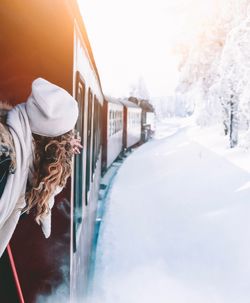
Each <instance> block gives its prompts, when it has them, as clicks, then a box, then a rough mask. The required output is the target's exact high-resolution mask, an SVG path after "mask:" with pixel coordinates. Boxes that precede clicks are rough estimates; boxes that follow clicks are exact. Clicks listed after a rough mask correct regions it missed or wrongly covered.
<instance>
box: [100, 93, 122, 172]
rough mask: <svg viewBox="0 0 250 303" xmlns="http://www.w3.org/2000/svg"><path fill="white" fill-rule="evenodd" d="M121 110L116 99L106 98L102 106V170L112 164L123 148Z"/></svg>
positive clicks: (120, 104)
mask: <svg viewBox="0 0 250 303" xmlns="http://www.w3.org/2000/svg"><path fill="white" fill-rule="evenodd" d="M123 111H124V107H123V104H122V103H121V102H119V100H117V99H112V98H106V99H105V101H104V106H103V152H102V159H103V162H102V164H103V170H104V171H106V170H107V168H108V167H109V166H110V165H111V164H112V162H113V161H114V160H115V159H116V158H117V157H118V156H119V154H120V153H121V151H122V149H123V125H124V123H123Z"/></svg>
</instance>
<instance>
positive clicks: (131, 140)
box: [121, 100, 142, 149]
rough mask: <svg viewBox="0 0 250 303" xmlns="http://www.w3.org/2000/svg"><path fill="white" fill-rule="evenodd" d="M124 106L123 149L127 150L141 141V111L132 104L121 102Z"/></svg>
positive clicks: (125, 101)
mask: <svg viewBox="0 0 250 303" xmlns="http://www.w3.org/2000/svg"><path fill="white" fill-rule="evenodd" d="M121 102H122V104H123V105H124V114H123V121H124V131H123V148H124V149H128V148H130V147H131V146H133V145H135V144H136V143H139V142H140V140H141V119H142V117H141V115H142V109H141V108H140V107H139V106H138V105H136V104H135V103H133V102H130V101H127V100H122V101H121Z"/></svg>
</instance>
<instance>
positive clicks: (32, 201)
mask: <svg viewBox="0 0 250 303" xmlns="http://www.w3.org/2000/svg"><path fill="white" fill-rule="evenodd" d="M73 136H74V133H73V131H70V132H68V133H66V134H64V135H61V136H58V137H53V138H51V137H44V136H40V135H35V134H33V138H34V143H35V159H34V174H33V179H32V184H31V185H30V188H29V189H28V190H27V192H26V203H27V206H26V208H25V210H24V211H27V212H28V213H29V211H30V210H31V209H32V211H34V215H35V220H36V222H37V223H38V224H40V218H41V217H42V216H44V215H46V214H47V213H48V212H49V211H50V209H49V205H48V201H49V199H50V197H51V196H52V194H53V192H54V191H55V190H56V188H57V187H58V186H60V187H64V186H65V185H66V182H67V178H68V177H69V176H70V174H71V166H72V157H73V147H72V145H71V143H70V141H71V139H72V138H73Z"/></svg>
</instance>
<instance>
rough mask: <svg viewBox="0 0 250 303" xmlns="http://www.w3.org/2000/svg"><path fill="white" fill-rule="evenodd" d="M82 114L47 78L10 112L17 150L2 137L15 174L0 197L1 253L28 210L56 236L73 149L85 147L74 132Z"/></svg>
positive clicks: (8, 120) (46, 231) (8, 176)
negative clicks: (56, 213)
mask: <svg viewBox="0 0 250 303" xmlns="http://www.w3.org/2000/svg"><path fill="white" fill-rule="evenodd" d="M77 118H78V105H77V102H76V101H75V99H74V98H73V97H72V96H71V95H70V94H69V93H68V92H66V91H65V90H64V89H62V88H60V87H58V86H56V85H54V84H52V83H50V82H48V81H46V80H44V79H42V78H38V79H36V80H35V81H34V82H33V83H32V92H31V95H30V97H29V98H28V100H27V102H26V103H22V104H18V105H17V106H15V107H14V108H12V109H11V110H10V111H8V113H7V118H6V125H7V128H8V131H9V134H10V135H9V137H10V138H9V141H10V140H12V142H13V146H14V149H12V150H11V148H10V150H9V151H8V150H7V149H8V145H7V148H6V142H4V143H3V142H2V143H3V144H2V146H3V145H4V144H5V146H4V148H5V150H7V152H6V153H5V154H4V153H2V155H3V156H4V157H5V158H6V159H8V160H9V164H10V173H9V174H6V172H5V175H4V178H5V181H6V182H4V183H6V184H5V186H4V190H3V191H2V195H1V198H0V256H1V255H2V253H3V252H4V250H5V248H6V246H7V245H8V243H9V241H10V239H11V236H12V234H13V232H14V230H15V227H16V225H17V223H18V220H19V217H20V215H21V214H22V213H23V212H27V213H30V212H31V213H32V214H34V217H35V220H36V222H37V223H38V224H40V225H41V227H42V230H43V233H44V235H45V237H46V238H47V237H49V236H50V228H51V208H52V206H53V204H54V197H55V195H56V194H58V193H59V192H60V191H61V190H62V188H63V187H64V186H65V184H66V181H67V178H68V176H69V175H70V173H71V161H72V156H73V154H74V153H80V149H81V148H82V146H81V144H80V139H75V138H74V133H73V128H74V126H75V123H76V121H77ZM2 127H3V125H2ZM2 133H3V131H2ZM1 137H3V136H1ZM7 137H8V135H7ZM0 143H1V142H0ZM0 146H1V144H0ZM2 158H3V157H2ZM5 169H6V167H5ZM0 170H1V169H0ZM2 171H3V170H2ZM4 178H3V179H4Z"/></svg>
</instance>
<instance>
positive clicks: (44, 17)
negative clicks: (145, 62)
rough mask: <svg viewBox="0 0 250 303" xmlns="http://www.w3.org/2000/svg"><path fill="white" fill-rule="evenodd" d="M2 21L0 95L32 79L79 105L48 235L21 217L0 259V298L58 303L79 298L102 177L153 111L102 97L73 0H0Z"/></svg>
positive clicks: (26, 86) (14, 100)
mask: <svg viewBox="0 0 250 303" xmlns="http://www.w3.org/2000/svg"><path fill="white" fill-rule="evenodd" d="M0 19H1V30H0V31H1V32H0V41H1V47H0V66H1V69H0V100H2V101H7V102H8V103H10V104H11V105H13V106H14V105H16V104H18V103H21V102H24V101H25V100H26V99H27V97H28V96H29V94H30V87H31V83H32V81H33V80H34V79H35V78H38V77H43V78H45V79H47V80H49V81H50V82H52V83H55V84H57V85H58V86H61V87H63V88H64V89H66V90H67V91H68V92H69V93H70V94H71V95H72V96H73V97H74V98H75V99H76V100H77V102H78V106H79V118H78V121H77V124H76V130H77V131H78V132H79V134H80V136H81V138H82V145H83V151H82V153H81V154H80V155H76V156H75V157H74V159H73V170H72V174H71V177H70V178H69V179H68V182H67V185H66V187H65V189H64V190H63V191H62V192H61V193H60V194H59V195H58V196H57V197H56V203H55V206H54V208H53V212H52V233H51V236H50V238H49V239H44V237H43V235H42V233H41V230H40V228H39V226H38V225H37V224H35V223H34V220H33V219H32V218H31V216H29V215H23V216H22V217H21V218H20V220H19V223H18V225H17V228H16V230H15V232H14V234H13V237H12V239H11V241H10V243H9V246H8V248H7V249H6V251H5V253H4V255H3V256H2V257H1V259H0V302H4V303H16V302H17V303H18V302H21V303H24V302H25V303H35V302H47V301H46V298H49V297H51V296H57V295H58V294H59V293H60V294H63V300H64V302H74V303H76V302H82V298H83V297H85V296H86V295H87V293H88V277H89V271H90V266H89V264H90V259H91V247H92V241H93V234H94V226H95V220H96V208H97V201H98V192H99V185H100V180H101V177H102V175H103V174H104V173H105V172H106V171H107V170H108V168H109V167H110V165H111V164H112V163H113V162H114V161H115V159H116V158H117V157H119V155H120V154H121V153H122V152H124V150H127V149H129V148H131V147H132V146H134V145H136V144H139V143H140V142H142V141H145V136H144V135H143V134H144V133H145V132H147V127H148V124H147V123H146V121H144V120H145V119H144V120H143V115H144V113H145V112H147V113H149V112H151V113H152V114H153V115H154V113H153V110H152V108H151V109H150V110H151V111H150V110H148V109H147V110H146V111H145V108H143V107H142V106H140V104H139V103H138V102H135V101H136V100H137V99H135V100H129V99H121V100H116V99H112V98H108V97H106V96H105V95H104V93H103V90H102V87H101V81H100V77H99V74H98V70H97V66H96V63H95V60H94V56H93V52H92V50H91V45H90V42H89V39H88V35H87V32H86V28H85V25H84V22H83V18H82V15H81V12H80V9H79V6H78V3H77V1H76V0H53V1H51V0H36V1H30V0H22V1H20V0H12V1H9V0H2V1H1V2H0ZM54 301H56V298H55V300H54ZM54 301H53V300H51V301H49V302H54Z"/></svg>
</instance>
